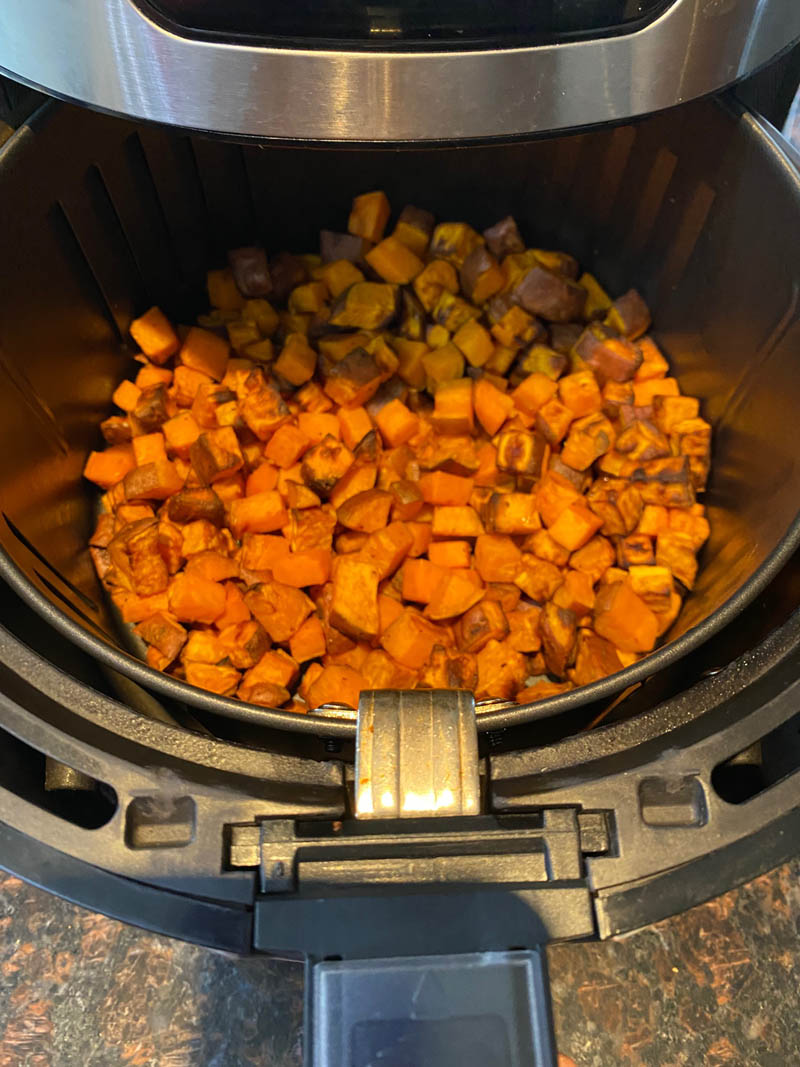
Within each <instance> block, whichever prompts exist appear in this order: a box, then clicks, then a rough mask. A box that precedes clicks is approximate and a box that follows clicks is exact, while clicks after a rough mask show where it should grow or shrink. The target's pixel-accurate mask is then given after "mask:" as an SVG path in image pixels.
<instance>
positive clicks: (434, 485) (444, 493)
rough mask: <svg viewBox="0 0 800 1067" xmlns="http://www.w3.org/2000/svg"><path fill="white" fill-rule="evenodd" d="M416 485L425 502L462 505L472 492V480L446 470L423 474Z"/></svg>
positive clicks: (451, 505)
mask: <svg viewBox="0 0 800 1067" xmlns="http://www.w3.org/2000/svg"><path fill="white" fill-rule="evenodd" d="M417 487H418V489H419V491H420V493H421V494H422V499H423V501H424V502H425V503H426V504H434V505H436V506H439V505H446V506H449V507H463V506H464V505H465V504H466V503H467V501H468V500H469V498H470V494H471V493H472V487H473V481H472V479H471V478H460V477H459V476H458V475H456V474H448V473H447V472H446V471H433V472H432V473H431V474H423V475H422V477H421V478H420V480H419V482H418V483H417Z"/></svg>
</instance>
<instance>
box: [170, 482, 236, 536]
mask: <svg viewBox="0 0 800 1067" xmlns="http://www.w3.org/2000/svg"><path fill="white" fill-rule="evenodd" d="M167 515H168V516H169V518H170V520H171V521H172V522H178V523H185V522H194V520H195V519H206V520H207V521H208V522H211V523H213V524H214V525H215V526H222V524H223V522H224V521H225V508H224V505H223V503H222V501H221V500H220V498H219V497H218V496H217V494H216V493H215V492H214V490H213V489H209V488H205V487H202V488H200V487H198V488H197V489H181V490H180V491H179V492H177V493H175V494H173V495H172V496H171V497H170V498H169V501H168V503H167Z"/></svg>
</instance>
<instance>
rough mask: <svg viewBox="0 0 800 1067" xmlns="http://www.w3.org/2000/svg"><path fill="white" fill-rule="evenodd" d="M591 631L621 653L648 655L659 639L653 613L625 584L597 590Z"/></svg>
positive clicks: (614, 583)
mask: <svg viewBox="0 0 800 1067" xmlns="http://www.w3.org/2000/svg"><path fill="white" fill-rule="evenodd" d="M594 628H595V631H596V632H597V633H598V634H599V635H600V636H601V637H605V638H606V640H607V641H610V642H611V643H612V645H616V646H617V647H618V648H621V649H622V650H623V651H624V652H650V651H651V650H652V649H653V648H655V643H656V637H657V636H658V620H657V619H656V616H655V614H654V613H653V612H652V611H651V610H650V608H649V607H648V606H647V604H645V602H644V601H643V600H642V599H641V597H638V596H637V595H636V593H634V591H633V590H632V589H631V587H630V584H629V582H627V581H622V582H613V583H611V584H610V585H603V586H601V587H600V589H599V590H598V592H597V597H596V599H595V605H594Z"/></svg>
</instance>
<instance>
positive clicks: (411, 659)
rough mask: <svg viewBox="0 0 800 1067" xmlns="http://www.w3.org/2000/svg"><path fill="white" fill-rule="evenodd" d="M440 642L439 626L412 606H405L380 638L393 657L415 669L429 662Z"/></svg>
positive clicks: (382, 644)
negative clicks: (433, 650) (432, 651)
mask: <svg viewBox="0 0 800 1067" xmlns="http://www.w3.org/2000/svg"><path fill="white" fill-rule="evenodd" d="M440 642H441V632H440V629H439V627H437V626H436V625H435V624H434V623H432V622H429V621H428V620H427V619H425V618H424V617H423V616H422V615H420V613H419V612H418V611H415V610H413V609H412V608H405V609H404V610H403V611H402V613H401V614H400V615H398V617H397V618H396V619H395V620H394V622H392V623H391V625H390V626H388V627H387V628H386V630H385V631H384V632H383V633H382V634H381V638H380V643H381V646H382V647H383V648H384V649H385V650H386V651H387V652H388V653H389V655H390V656H392V658H393V659H395V660H397V662H398V663H400V664H401V665H402V666H403V667H408V668H409V669H410V670H415V671H418V670H419V669H420V668H421V667H422V666H423V665H424V664H425V663H426V662H427V660H428V657H429V656H430V654H431V650H432V649H433V646H434V645H435V644H437V643H440Z"/></svg>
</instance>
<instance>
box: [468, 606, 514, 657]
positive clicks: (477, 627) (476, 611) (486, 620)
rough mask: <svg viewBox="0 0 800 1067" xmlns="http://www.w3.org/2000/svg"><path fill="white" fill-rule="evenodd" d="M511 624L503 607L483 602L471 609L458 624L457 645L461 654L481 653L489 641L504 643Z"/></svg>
mask: <svg viewBox="0 0 800 1067" xmlns="http://www.w3.org/2000/svg"><path fill="white" fill-rule="evenodd" d="M508 632H509V624H508V620H507V618H506V615H505V612H504V611H503V608H502V607H501V605H500V604H499V603H498V602H497V601H495V600H482V601H481V602H480V603H478V604H475V605H474V607H471V608H469V610H467V611H466V612H465V613H464V614H463V615H462V617H461V618H460V619H459V620H458V622H457V623H456V644H457V645H458V648H459V650H460V651H461V652H471V653H475V652H479V651H480V650H481V649H482V648H483V647H484V646H485V645H486V644H487V643H488V642H489V641H492V640H494V641H502V640H503V639H504V638H505V637H506V635H507V634H508Z"/></svg>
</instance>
